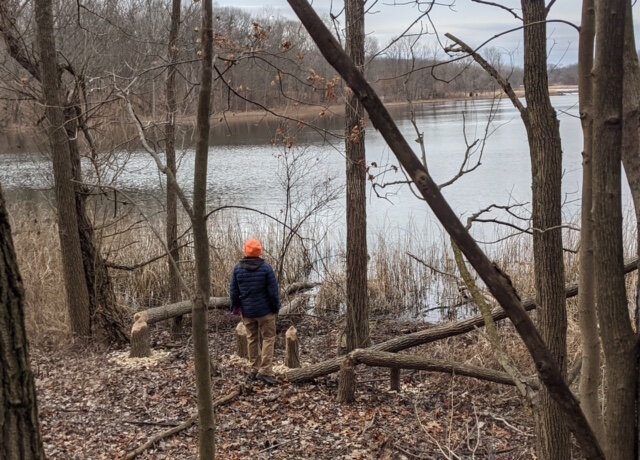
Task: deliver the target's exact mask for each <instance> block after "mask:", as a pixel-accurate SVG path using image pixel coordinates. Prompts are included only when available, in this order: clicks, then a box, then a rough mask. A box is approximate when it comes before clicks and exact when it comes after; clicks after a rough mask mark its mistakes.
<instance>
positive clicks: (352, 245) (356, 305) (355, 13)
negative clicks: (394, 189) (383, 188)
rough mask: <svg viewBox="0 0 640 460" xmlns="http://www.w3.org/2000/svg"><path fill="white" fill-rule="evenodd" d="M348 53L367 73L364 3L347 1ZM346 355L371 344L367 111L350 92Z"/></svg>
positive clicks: (347, 126) (353, 0)
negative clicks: (366, 141) (365, 122)
mask: <svg viewBox="0 0 640 460" xmlns="http://www.w3.org/2000/svg"><path fill="white" fill-rule="evenodd" d="M344 5H345V22H346V45H347V46H346V52H347V54H348V55H349V57H351V60H352V61H353V63H354V65H355V66H356V67H357V68H358V70H359V71H360V72H363V73H364V37H365V35H364V0H345V4H344ZM347 94H348V96H347V102H346V106H345V123H346V127H345V145H346V158H347V335H346V338H347V351H351V350H353V349H355V348H359V347H365V346H367V345H368V344H369V342H370V340H369V306H368V302H367V265H368V258H369V256H368V254H367V197H366V182H367V179H366V166H367V165H366V156H365V150H364V133H365V126H364V109H363V107H362V104H360V101H359V100H358V98H357V97H356V95H355V94H353V91H347Z"/></svg>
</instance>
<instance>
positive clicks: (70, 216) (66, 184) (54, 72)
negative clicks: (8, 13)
mask: <svg viewBox="0 0 640 460" xmlns="http://www.w3.org/2000/svg"><path fill="white" fill-rule="evenodd" d="M35 10H36V24H37V27H38V46H39V48H40V75H41V81H42V92H43V96H44V101H45V104H46V109H45V113H46V116H47V123H48V124H47V134H48V136H49V143H50V145H51V153H52V158H53V174H54V177H55V194H56V202H57V207H58V231H59V234H60V246H61V250H62V269H63V275H64V281H65V289H66V292H67V304H68V307H69V317H70V318H71V329H72V331H73V333H74V335H76V336H77V337H79V338H84V339H86V338H88V337H89V336H90V335H91V318H90V316H89V292H88V290H87V283H86V281H85V279H84V269H83V264H82V249H81V247H80V236H79V233H78V218H77V214H76V198H75V187H74V183H73V172H72V169H71V154H70V152H69V144H68V139H67V133H66V131H65V117H64V112H63V103H62V95H61V93H60V84H59V81H60V80H59V78H60V76H59V74H58V64H57V60H56V48H55V39H54V36H53V11H52V6H51V0H38V1H36V2H35Z"/></svg>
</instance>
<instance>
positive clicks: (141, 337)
mask: <svg viewBox="0 0 640 460" xmlns="http://www.w3.org/2000/svg"><path fill="white" fill-rule="evenodd" d="M133 320H134V323H133V326H132V327H131V352H130V353H129V356H130V357H131V358H147V357H149V356H151V338H150V337H149V325H148V324H147V315H146V313H145V312H140V313H136V314H135V315H134V317H133Z"/></svg>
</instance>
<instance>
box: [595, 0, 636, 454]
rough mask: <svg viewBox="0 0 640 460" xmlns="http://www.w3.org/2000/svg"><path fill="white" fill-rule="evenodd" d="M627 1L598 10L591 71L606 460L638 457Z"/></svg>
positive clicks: (616, 0)
mask: <svg viewBox="0 0 640 460" xmlns="http://www.w3.org/2000/svg"><path fill="white" fill-rule="evenodd" d="M626 3H627V1H626V0H610V1H603V0H600V1H598V3H597V8H596V57H595V65H594V68H593V78H594V89H593V236H594V261H595V275H596V304H597V306H598V307H597V309H598V319H599V321H600V338H601V340H602V349H603V351H604V359H605V362H606V364H607V371H606V373H605V398H606V401H607V404H606V408H605V413H604V422H605V423H604V425H605V427H606V435H607V444H606V445H607V458H610V459H616V460H617V459H619V460H622V459H629V458H634V455H635V448H636V445H635V439H636V426H635V425H636V423H635V421H636V417H635V403H636V386H637V370H636V365H635V363H636V359H637V336H636V334H635V333H634V332H633V329H632V326H631V320H630V317H629V308H628V305H627V294H626V289H625V283H624V275H623V274H622V265H623V248H622V203H621V187H620V181H621V173H622V172H621V159H622V158H621V157H622V108H623V102H622V101H623V73H624V72H623V51H624V29H625V27H624V26H625V10H626Z"/></svg>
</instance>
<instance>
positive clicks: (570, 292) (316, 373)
mask: <svg viewBox="0 0 640 460" xmlns="http://www.w3.org/2000/svg"><path fill="white" fill-rule="evenodd" d="M637 265H638V258H637V257H635V258H634V259H632V260H631V261H629V262H628V263H626V264H625V266H624V272H625V273H630V272H632V271H634V270H636V268H637ZM576 295H578V284H577V283H570V284H567V285H566V287H565V296H566V297H567V298H571V297H575V296H576ZM522 306H523V307H524V309H525V310H526V311H531V310H534V309H535V308H536V303H535V299H527V300H524V301H523V302H522ZM491 317H492V318H493V321H501V320H503V319H505V318H507V314H506V313H505V311H504V310H503V309H502V308H501V307H496V308H494V309H493V310H492V311H491ZM482 326H484V318H483V317H482V315H476V316H472V317H471V318H468V319H465V320H462V321H456V322H454V323H452V324H442V325H438V326H434V327H431V328H429V329H425V330H423V331H418V332H414V333H412V334H407V335H403V336H400V337H395V338H393V339H390V340H387V341H386V342H380V343H378V344H376V345H374V346H372V347H370V348H369V350H375V351H387V352H398V351H401V350H406V349H407V348H412V347H417V346H419V345H425V344H427V343H431V342H436V341H438V340H442V339H446V338H448V337H454V336H456V335H461V334H466V333H467V332H470V331H473V330H474V329H475V328H477V327H482ZM343 360H344V358H343V357H337V358H331V359H328V360H326V361H322V362H319V363H317V364H311V365H310V366H305V367H301V368H299V369H292V370H290V371H289V372H287V379H288V380H289V381H291V382H304V381H308V380H312V379H314V378H316V377H321V376H323V375H328V374H333V373H334V372H337V371H338V370H340V364H341V363H342V361H343Z"/></svg>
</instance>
